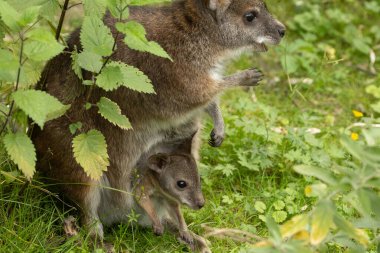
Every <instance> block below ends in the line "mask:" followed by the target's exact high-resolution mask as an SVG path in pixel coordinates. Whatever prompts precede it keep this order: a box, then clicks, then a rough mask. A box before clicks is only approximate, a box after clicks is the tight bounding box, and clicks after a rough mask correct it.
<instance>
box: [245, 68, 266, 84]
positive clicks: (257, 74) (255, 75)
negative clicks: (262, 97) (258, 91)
mask: <svg viewBox="0 0 380 253" xmlns="http://www.w3.org/2000/svg"><path fill="white" fill-rule="evenodd" d="M241 75H243V76H242V83H241V85H242V86H257V85H258V84H259V82H260V81H262V80H263V78H264V74H263V73H262V72H261V70H259V69H256V68H253V69H248V70H245V71H243V72H241Z"/></svg>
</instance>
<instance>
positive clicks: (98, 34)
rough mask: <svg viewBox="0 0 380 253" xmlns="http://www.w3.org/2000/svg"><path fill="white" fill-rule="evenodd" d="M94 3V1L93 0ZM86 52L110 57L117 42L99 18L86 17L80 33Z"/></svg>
mask: <svg viewBox="0 0 380 253" xmlns="http://www.w3.org/2000/svg"><path fill="white" fill-rule="evenodd" d="M91 1H93V0H91ZM80 40H81V43H82V46H83V49H84V52H90V53H94V54H98V55H100V56H110V55H111V54H112V47H113V44H114V42H115V40H114V38H113V37H112V34H111V30H110V29H109V28H108V27H107V26H106V25H104V23H103V21H102V20H101V19H100V18H99V17H88V16H87V17H85V18H84V21H83V25H82V30H81V33H80Z"/></svg>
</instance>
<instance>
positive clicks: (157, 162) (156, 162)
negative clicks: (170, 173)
mask: <svg viewBox="0 0 380 253" xmlns="http://www.w3.org/2000/svg"><path fill="white" fill-rule="evenodd" d="M169 162H170V157H169V155H168V154H156V155H152V156H151V157H149V159H148V167H149V169H151V170H153V171H155V172H157V173H159V174H160V173H161V172H162V170H163V168H164V167H165V166H166V165H167V164H168V163H169Z"/></svg>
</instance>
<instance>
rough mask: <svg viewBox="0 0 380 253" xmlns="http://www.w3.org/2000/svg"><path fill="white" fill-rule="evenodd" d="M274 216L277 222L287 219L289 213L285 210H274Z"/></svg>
mask: <svg viewBox="0 0 380 253" xmlns="http://www.w3.org/2000/svg"><path fill="white" fill-rule="evenodd" d="M272 217H273V219H274V220H275V221H276V222H277V223H281V222H283V221H285V220H286V218H287V217H288V213H287V212H285V211H274V212H273V213H272Z"/></svg>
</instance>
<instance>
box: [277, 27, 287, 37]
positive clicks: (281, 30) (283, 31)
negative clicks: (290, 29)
mask: <svg viewBox="0 0 380 253" xmlns="http://www.w3.org/2000/svg"><path fill="white" fill-rule="evenodd" d="M278 33H279V34H280V36H281V38H283V37H284V36H285V33H286V29H285V27H282V28H280V29H278Z"/></svg>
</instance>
